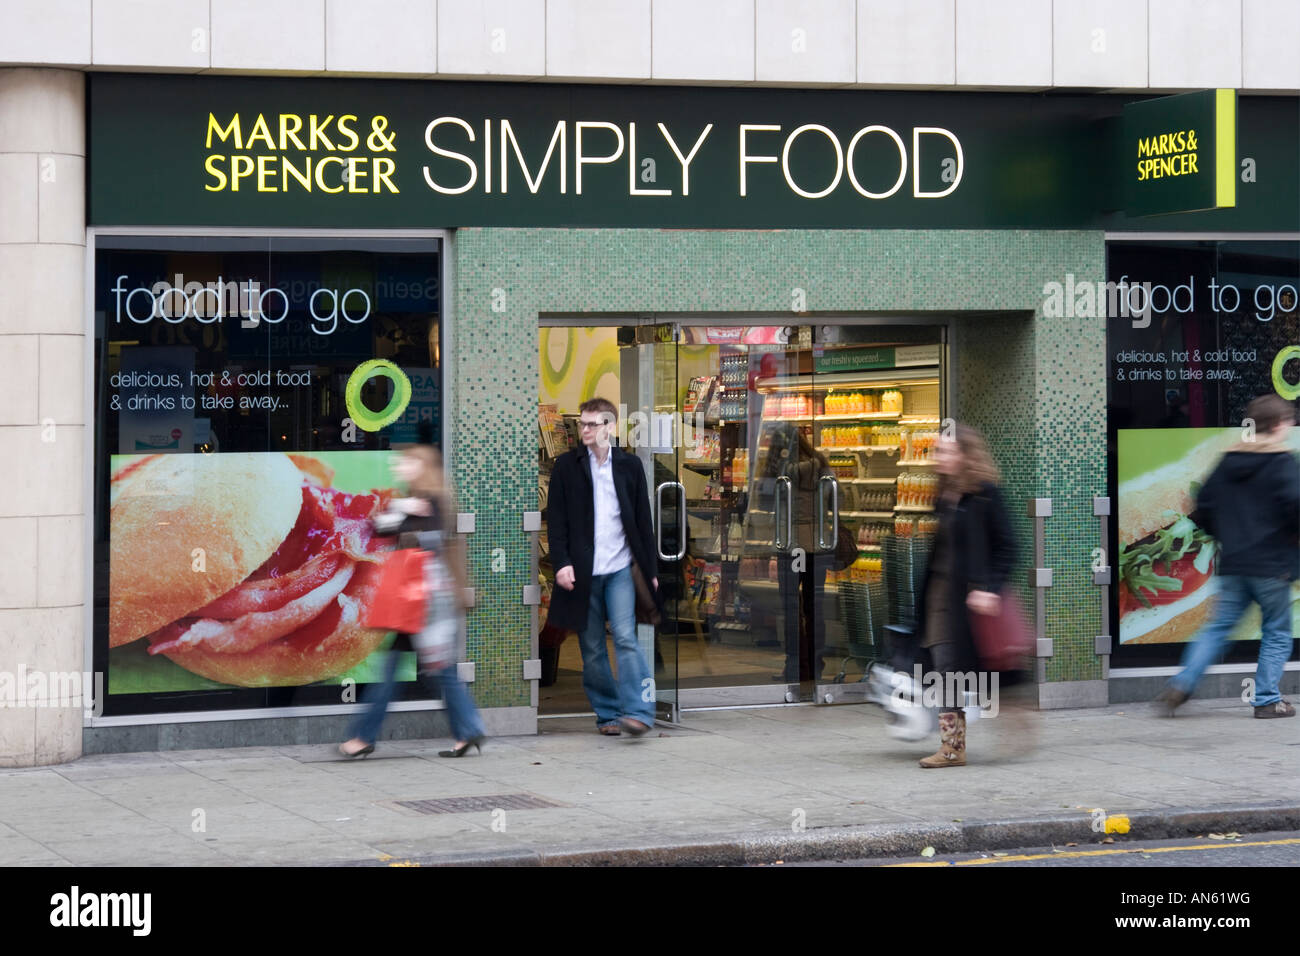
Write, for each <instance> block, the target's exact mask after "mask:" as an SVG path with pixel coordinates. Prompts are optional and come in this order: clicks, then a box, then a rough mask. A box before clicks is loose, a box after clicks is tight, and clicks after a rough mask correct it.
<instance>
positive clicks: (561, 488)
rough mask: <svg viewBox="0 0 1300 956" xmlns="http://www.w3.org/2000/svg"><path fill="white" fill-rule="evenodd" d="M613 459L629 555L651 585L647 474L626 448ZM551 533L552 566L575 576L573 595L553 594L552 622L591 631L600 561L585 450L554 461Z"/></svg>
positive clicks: (652, 549)
mask: <svg viewBox="0 0 1300 956" xmlns="http://www.w3.org/2000/svg"><path fill="white" fill-rule="evenodd" d="M610 454H611V455H613V456H614V462H613V468H614V492H615V494H617V495H618V508H619V513H620V515H621V517H622V521H623V533H624V534H625V535H626V536H627V545H628V550H630V551H631V552H632V560H633V561H634V562H635V563H636V566H637V568H638V569H639V570H640V571H641V574H642V576H643V577H644V578H645V582H646V584H647V586H649V585H650V582H651V580H652V579H654V578H655V577H657V576H658V571H657V564H656V561H655V555H656V551H655V542H654V524H653V522H652V521H651V518H650V492H649V490H648V489H647V487H646V480H645V470H644V468H643V467H642V465H641V461H640V459H638V458H637V457H636V456H635V455H633V454H630V453H628V452H626V451H623V449H621V448H611V449H610ZM546 534H547V540H548V542H549V544H550V548H551V566H552V567H553V568H554V569H555V570H556V571H559V570H560V569H561V568H563V567H566V566H568V565H573V576H574V583H573V590H572V591H566V590H565V589H564V588H562V587H560V586H559V585H556V587H555V589H554V590H553V591H552V592H551V609H550V614H549V616H548V617H547V623H549V624H551V625H554V626H555V627H559V628H562V629H564V630H566V631H581V630H582V629H583V628H585V627H586V626H587V609H588V605H589V604H590V601H591V568H592V564H593V562H594V561H595V558H596V509H595V503H594V501H593V497H592V484H591V460H590V457H589V455H588V452H587V448H586V446H585V445H583V446H580V447H578V448H575V449H573V450H572V451H568V452H565V453H564V454H563V455H561V456H560V457H559V458H558V459H556V461H555V467H554V468H553V469H552V471H551V487H550V491H549V493H548V496H547V502H546ZM655 602H656V603H657V604H659V605H660V606H661V608H662V603H663V599H662V596H661V594H660V592H659V591H656V592H655Z"/></svg>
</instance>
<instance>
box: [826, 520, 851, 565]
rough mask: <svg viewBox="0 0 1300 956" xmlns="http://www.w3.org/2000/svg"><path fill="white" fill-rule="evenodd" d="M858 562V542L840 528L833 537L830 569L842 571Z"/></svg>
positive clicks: (842, 527) (844, 528)
mask: <svg viewBox="0 0 1300 956" xmlns="http://www.w3.org/2000/svg"><path fill="white" fill-rule="evenodd" d="M856 560H858V542H857V539H855V538H854V537H853V535H852V534H851V533H850V532H849V529H848V528H846V527H844V523H843V522H840V526H839V528H838V530H837V533H836V535H835V556H834V557H833V558H832V559H831V567H832V568H833V569H834V570H836V571H843V570H844V569H845V568H847V567H849V566H850V565H852V564H853V562H854V561H856Z"/></svg>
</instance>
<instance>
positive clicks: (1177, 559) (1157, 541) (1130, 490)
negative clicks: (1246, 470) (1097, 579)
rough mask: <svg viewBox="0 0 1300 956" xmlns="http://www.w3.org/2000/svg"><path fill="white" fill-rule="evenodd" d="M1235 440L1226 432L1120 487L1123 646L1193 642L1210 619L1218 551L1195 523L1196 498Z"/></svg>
mask: <svg viewBox="0 0 1300 956" xmlns="http://www.w3.org/2000/svg"><path fill="white" fill-rule="evenodd" d="M1236 437H1237V435H1236V432H1235V430H1234V429H1224V431H1223V433H1222V434H1220V435H1215V436H1213V437H1211V438H1210V439H1208V440H1207V441H1204V442H1201V443H1200V444H1199V445H1197V446H1196V447H1195V448H1193V449H1191V451H1189V452H1188V453H1187V454H1186V455H1184V456H1183V457H1182V458H1180V459H1179V460H1178V461H1175V462H1171V463H1169V464H1166V465H1163V466H1161V467H1159V468H1156V469H1155V470H1153V471H1148V472H1146V473H1145V474H1142V475H1137V476H1135V477H1133V478H1131V479H1129V480H1128V481H1125V482H1122V483H1121V484H1120V486H1119V489H1118V492H1119V494H1118V498H1119V529H1118V530H1119V544H1120V548H1119V569H1120V581H1119V639H1120V643H1122V644H1130V643H1132V644H1162V643H1166V642H1177V641H1187V640H1190V639H1191V637H1192V635H1193V634H1195V633H1196V631H1197V629H1198V628H1200V627H1201V625H1203V624H1204V623H1205V622H1206V620H1207V619H1208V618H1209V614H1210V608H1211V603H1210V602H1208V601H1206V598H1207V597H1208V596H1209V595H1210V594H1211V593H1212V592H1213V591H1214V588H1213V586H1212V582H1211V577H1212V575H1213V573H1214V564H1215V552H1216V550H1217V544H1216V542H1215V541H1214V539H1213V538H1212V537H1210V535H1209V534H1207V533H1206V531H1205V529H1203V528H1201V527H1200V526H1199V525H1198V524H1197V523H1196V521H1195V518H1194V515H1195V510H1196V493H1197V492H1198V491H1199V490H1200V486H1201V484H1202V483H1203V482H1204V481H1205V479H1206V478H1208V477H1209V475H1210V472H1212V471H1213V470H1214V467H1215V465H1217V464H1218V461H1219V457H1220V456H1221V455H1222V454H1223V453H1224V452H1225V451H1226V450H1227V449H1228V447H1229V446H1230V445H1231V444H1232V442H1233V441H1234V440H1235V438H1236Z"/></svg>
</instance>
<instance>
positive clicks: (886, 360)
mask: <svg viewBox="0 0 1300 956" xmlns="http://www.w3.org/2000/svg"><path fill="white" fill-rule="evenodd" d="M895 364H896V363H895V361H894V349H892V348H889V347H885V348H871V349H857V348H841V349H831V350H830V351H826V352H823V353H822V354H821V355H815V356H814V357H813V371H814V372H861V371H866V370H867V369H873V368H893V367H894V366H895Z"/></svg>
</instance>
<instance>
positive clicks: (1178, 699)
mask: <svg viewBox="0 0 1300 956" xmlns="http://www.w3.org/2000/svg"><path fill="white" fill-rule="evenodd" d="M1190 696H1191V695H1190V694H1185V693H1183V692H1182V691H1181V690H1179V689H1178V688H1177V687H1166V688H1165V689H1164V690H1162V691H1161V692H1160V696H1158V697H1157V698H1156V708H1157V709H1158V710H1159V712H1160V716H1162V717H1172V716H1174V712H1175V711H1176V710H1178V708H1179V707H1181V706H1183V704H1185V703H1187V698H1188V697H1190Z"/></svg>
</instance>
